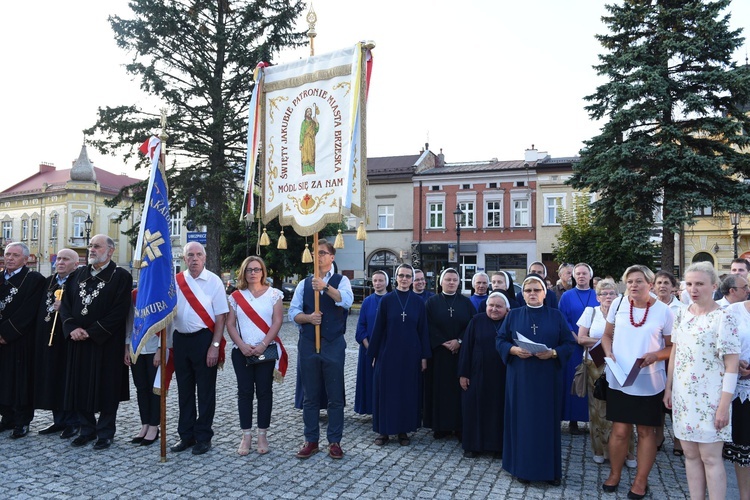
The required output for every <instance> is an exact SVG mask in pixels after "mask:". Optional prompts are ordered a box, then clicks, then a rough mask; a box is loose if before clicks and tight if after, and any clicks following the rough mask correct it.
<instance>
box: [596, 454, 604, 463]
mask: <svg viewBox="0 0 750 500" xmlns="http://www.w3.org/2000/svg"><path fill="white" fill-rule="evenodd" d="M594 463H597V464H603V463H604V455H594Z"/></svg>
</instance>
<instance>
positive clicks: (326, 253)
mask: <svg viewBox="0 0 750 500" xmlns="http://www.w3.org/2000/svg"><path fill="white" fill-rule="evenodd" d="M318 255H319V256H321V257H325V256H326V255H333V254H332V253H331V252H326V251H325V250H318Z"/></svg>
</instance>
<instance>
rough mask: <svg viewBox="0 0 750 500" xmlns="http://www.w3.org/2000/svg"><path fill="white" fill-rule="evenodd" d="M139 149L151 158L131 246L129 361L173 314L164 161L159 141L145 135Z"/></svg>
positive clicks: (175, 290)
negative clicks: (134, 273) (134, 289)
mask: <svg viewBox="0 0 750 500" xmlns="http://www.w3.org/2000/svg"><path fill="white" fill-rule="evenodd" d="M141 151H142V152H143V153H144V154H146V155H148V156H149V157H150V158H151V161H152V162H151V177H150V179H149V183H148V189H147V191H146V201H145V203H144V206H143V217H141V227H140V231H139V233H138V242H137V244H136V248H135V257H134V258H135V259H138V258H140V260H136V261H135V267H140V275H139V277H138V293H137V296H136V299H135V314H134V319H133V332H132V336H131V340H132V344H133V361H135V360H137V359H138V354H140V351H141V348H142V347H143V346H144V345H145V344H146V341H148V339H149V338H150V337H151V336H152V335H154V334H157V333H158V332H159V331H161V330H162V329H163V328H166V326H167V324H168V323H169V322H171V321H172V319H173V318H174V315H175V312H176V307H177V289H176V285H175V280H174V271H173V268H172V243H171V241H170V235H169V226H170V218H171V216H170V214H169V196H168V192H167V180H166V176H165V173H164V164H163V163H162V162H161V161H160V156H161V141H160V140H159V138H158V137H151V138H149V139H148V140H147V141H146V142H145V143H144V144H143V145H142V146H141Z"/></svg>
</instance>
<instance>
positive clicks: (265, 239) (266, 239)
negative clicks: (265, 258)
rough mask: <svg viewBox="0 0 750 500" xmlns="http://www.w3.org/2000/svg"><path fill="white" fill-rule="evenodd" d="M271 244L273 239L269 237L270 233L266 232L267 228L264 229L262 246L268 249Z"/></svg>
mask: <svg viewBox="0 0 750 500" xmlns="http://www.w3.org/2000/svg"><path fill="white" fill-rule="evenodd" d="M270 244H271V238H269V237H268V233H267V232H266V228H265V227H264V228H263V234H262V235H261V236H260V246H262V247H267V246H268V245H270Z"/></svg>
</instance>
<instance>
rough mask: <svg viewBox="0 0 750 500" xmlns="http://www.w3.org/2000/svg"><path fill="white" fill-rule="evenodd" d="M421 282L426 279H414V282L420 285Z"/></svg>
mask: <svg viewBox="0 0 750 500" xmlns="http://www.w3.org/2000/svg"><path fill="white" fill-rule="evenodd" d="M420 281H424V278H414V282H415V283H418V282H420Z"/></svg>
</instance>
